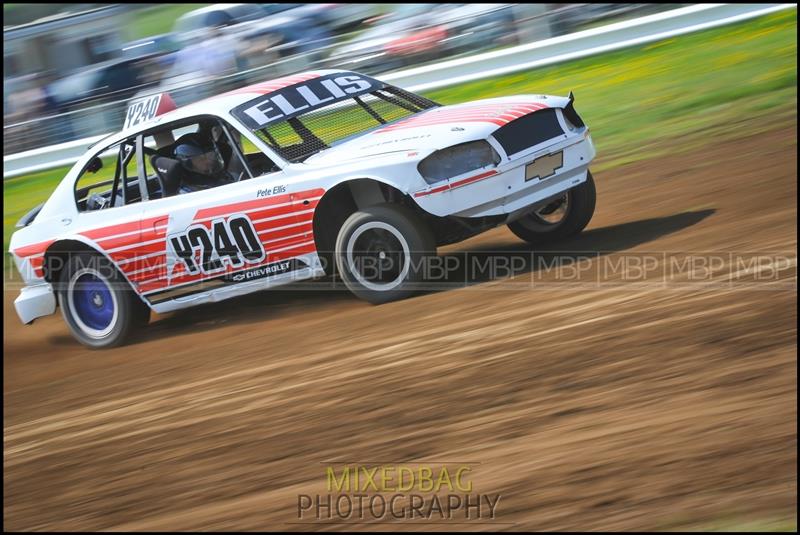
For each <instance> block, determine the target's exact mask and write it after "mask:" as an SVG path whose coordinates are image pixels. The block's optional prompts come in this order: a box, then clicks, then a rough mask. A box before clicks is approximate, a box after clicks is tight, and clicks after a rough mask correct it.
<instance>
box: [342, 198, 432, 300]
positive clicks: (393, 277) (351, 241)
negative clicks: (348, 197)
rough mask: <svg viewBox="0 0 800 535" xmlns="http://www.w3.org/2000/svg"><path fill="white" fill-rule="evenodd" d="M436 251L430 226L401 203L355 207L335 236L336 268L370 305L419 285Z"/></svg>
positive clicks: (345, 281)
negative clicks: (356, 210)
mask: <svg viewBox="0 0 800 535" xmlns="http://www.w3.org/2000/svg"><path fill="white" fill-rule="evenodd" d="M435 255H436V242H435V240H434V238H433V235H432V234H431V232H430V230H429V229H428V228H427V227H426V226H425V225H423V224H422V223H421V222H420V221H419V220H418V218H417V217H416V216H415V214H414V213H413V212H412V211H411V210H409V209H407V208H405V207H403V206H400V205H395V204H379V205H375V206H370V207H367V208H364V209H363V210H360V211H358V212H355V213H354V214H352V215H351V216H350V217H348V218H347V220H346V221H345V222H344V224H343V225H342V227H341V229H340V230H339V235H338V237H337V239H336V247H335V251H334V257H335V261H336V269H337V271H338V273H339V276H340V277H341V278H342V280H343V281H344V283H345V285H346V286H347V288H348V289H349V290H350V291H351V292H353V294H355V295H356V296H357V297H359V298H361V299H363V300H365V301H368V302H370V303H373V304H379V303H386V302H388V301H394V300H397V299H402V298H404V297H407V296H409V295H411V294H412V293H414V292H415V291H418V290H420V289H421V283H422V282H423V281H424V277H425V271H426V265H427V262H428V260H429V259H430V258H431V257H433V256H435Z"/></svg>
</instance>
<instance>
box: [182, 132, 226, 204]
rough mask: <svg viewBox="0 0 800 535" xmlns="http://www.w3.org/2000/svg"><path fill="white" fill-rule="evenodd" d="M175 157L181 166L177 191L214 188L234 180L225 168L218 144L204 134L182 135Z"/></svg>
mask: <svg viewBox="0 0 800 535" xmlns="http://www.w3.org/2000/svg"><path fill="white" fill-rule="evenodd" d="M175 159H176V160H178V162H180V165H181V167H182V168H183V177H182V180H181V184H180V187H179V188H178V193H190V192H193V191H199V190H203V189H208V188H214V187H216V186H221V185H223V184H229V183H231V182H233V181H234V177H233V176H232V175H231V174H230V173H228V172H227V171H226V170H225V160H224V159H223V157H222V154H221V152H220V149H219V146H218V145H217V143H216V142H215V141H214V140H213V139H207V138H205V136H199V135H196V134H187V135H185V136H183V137H182V138H181V139H180V140H179V141H178V145H177V146H176V147H175Z"/></svg>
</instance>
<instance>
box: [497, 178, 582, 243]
mask: <svg viewBox="0 0 800 535" xmlns="http://www.w3.org/2000/svg"><path fill="white" fill-rule="evenodd" d="M596 199H597V192H596V191H595V187H594V178H592V173H587V177H586V182H584V183H583V184H581V185H579V186H576V187H574V188H572V189H570V190H569V191H567V193H566V194H565V195H564V196H563V197H562V198H560V199H557V200H556V201H554V202H553V203H550V204H548V205H547V206H545V207H542V208H540V209H539V210H536V211H534V212H531V213H530V214H527V215H524V216H522V217H521V218H519V219H517V220H516V221H513V222H511V223H509V224H508V228H509V229H510V230H511V232H513V233H514V234H516V235H517V236H518V237H519V238H521V239H523V240H525V241H526V242H528V243H530V244H532V245H545V244H550V243H554V242H558V241H560V240H563V239H566V238H569V237H571V236H574V235H576V234H578V233H579V232H581V231H582V230H583V229H584V228H586V225H588V224H589V221H591V219H592V215H594V207H595V202H596ZM548 212H549V213H548ZM554 215H557V216H560V218H558V219H557V218H554V217H552V216H554Z"/></svg>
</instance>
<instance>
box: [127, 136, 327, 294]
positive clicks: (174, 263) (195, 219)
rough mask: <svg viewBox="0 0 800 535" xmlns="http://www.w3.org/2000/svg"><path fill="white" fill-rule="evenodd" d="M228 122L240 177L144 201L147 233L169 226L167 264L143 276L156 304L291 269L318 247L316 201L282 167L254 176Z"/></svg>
mask: <svg viewBox="0 0 800 535" xmlns="http://www.w3.org/2000/svg"><path fill="white" fill-rule="evenodd" d="M220 124H222V123H220ZM228 128H230V127H228V126H227V125H226V126H225V134H224V135H225V138H226V140H227V142H228V143H230V145H231V147H233V145H236V146H237V149H236V150H232V154H231V157H234V158H240V160H241V161H242V166H243V176H242V179H241V180H240V181H238V182H233V183H229V184H225V185H221V186H217V187H214V188H211V189H206V190H201V191H195V192H191V193H182V194H177V195H173V196H170V197H166V198H160V199H152V198H151V199H149V200H148V201H147V202H146V203H144V209H143V215H142V221H143V227H142V232H143V233H144V232H147V231H149V228H150V227H151V226H152V229H153V232H157V231H158V230H160V229H162V228H163V229H165V243H164V246H163V247H164V262H163V265H162V266H161V269H159V270H154V271H151V272H150V273H148V275H147V276H146V277H145V278H142V279H140V280H137V284H138V289H139V291H140V292H141V293H142V294H143V295H145V297H146V298H147V299H148V300H149V301H150V302H151V303H152V304H159V303H162V302H164V301H168V300H171V299H178V298H183V297H188V296H190V295H191V294H194V293H198V292H206V291H209V290H211V291H214V290H216V289H223V287H226V286H231V285H235V284H238V283H246V282H249V281H251V280H255V279H260V278H265V277H269V276H274V275H279V274H282V273H286V272H289V271H293V270H295V269H298V268H299V267H302V265H303V264H302V261H294V260H293V259H294V258H295V257H297V256H301V255H303V254H308V253H309V252H313V236H312V235H311V221H310V220H311V215H310V214H311V212H313V210H312V209H311V208H310V207H309V206H310V202H308V200H307V199H305V198H304V197H302V194H298V193H296V192H290V191H289V190H288V188H287V185H286V181H285V175H284V172H283V171H282V170H280V169H278V168H273V169H268V170H266V172H264V173H263V174H261V175H259V176H253V173H252V170H251V169H250V166H249V165H247V164H246V159H245V155H244V154H242V152H241V150H240V149H238V146H239V145H238V144H237V143H236V142H235V141H234V137H233V136H232V135H231V131H230V130H228ZM145 165H147V164H146V162H145ZM304 201H306V202H305V203H304ZM299 212H304V213H303V214H299ZM301 215H302V216H304V217H303V219H300V216H301Z"/></svg>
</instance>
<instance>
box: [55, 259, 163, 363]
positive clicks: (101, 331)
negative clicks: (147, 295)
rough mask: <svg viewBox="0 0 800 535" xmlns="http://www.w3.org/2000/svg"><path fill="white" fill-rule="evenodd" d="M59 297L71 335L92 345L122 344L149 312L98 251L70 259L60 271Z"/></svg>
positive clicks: (103, 346) (96, 346) (102, 346)
mask: <svg viewBox="0 0 800 535" xmlns="http://www.w3.org/2000/svg"><path fill="white" fill-rule="evenodd" d="M58 297H59V303H60V305H61V313H62V314H63V316H64V321H65V322H66V323H67V326H68V327H69V329H70V331H71V332H72V335H73V336H74V337H75V338H76V339H77V340H78V341H79V342H80V343H82V344H83V345H85V346H88V347H90V348H93V349H101V348H107V347H115V346H118V345H121V344H123V343H124V342H125V341H126V340H127V339H128V338H129V337H130V335H132V334H133V332H134V331H135V330H136V329H137V328H138V327H141V326H143V325H144V324H146V323H147V319H148V317H149V315H150V310H149V308H148V307H147V305H145V304H144V303H143V302H142V301H141V300H140V299H139V298H138V297H137V296H136V295H135V294H134V293H133V290H132V289H131V287H130V285H129V284H128V281H126V280H125V279H124V278H123V276H122V275H121V274H120V273H119V271H117V269H116V267H115V266H114V265H113V264H112V263H111V262H110V261H109V260H108V259H107V258H105V257H103V256H101V255H99V254H91V253H83V254H78V255H75V256H72V257H71V258H70V259H69V261H68V262H67V265H66V266H65V267H64V270H63V271H62V272H61V277H60V279H59V288H58Z"/></svg>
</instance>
